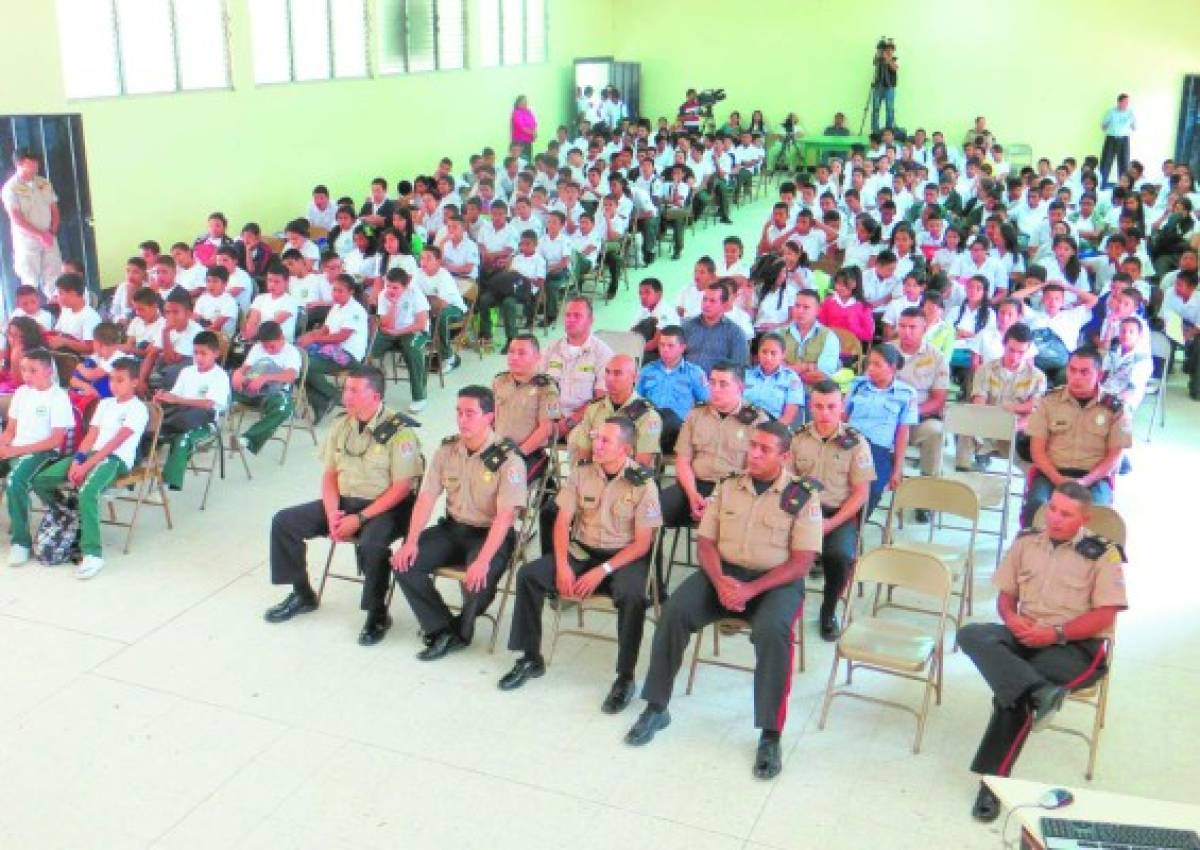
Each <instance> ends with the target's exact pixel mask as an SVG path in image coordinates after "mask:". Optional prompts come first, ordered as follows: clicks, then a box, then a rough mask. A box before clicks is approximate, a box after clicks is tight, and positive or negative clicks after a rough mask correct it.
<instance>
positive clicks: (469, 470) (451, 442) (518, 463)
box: [396, 433, 526, 643]
mask: <svg viewBox="0 0 1200 850" xmlns="http://www.w3.org/2000/svg"><path fill="white" fill-rule="evenodd" d="M443 492H444V493H445V494H446V515H445V516H444V517H443V518H442V519H441V520H439V521H438V523H437V525H435V526H432V527H431V528H426V529H425V530H423V531H422V532H421V538H420V540H419V541H418V545H417V557H416V560H415V561H414V562H413V564H412V566H410V567H409V568H408V570H407V571H406V572H403V573H399V574H398V575H397V577H396V583H397V584H398V585H400V590H401V592H403V594H404V598H405V599H407V600H408V604H409V606H410V607H411V608H412V610H413V614H415V615H416V617H417V621H418V622H419V623H420V624H421V630H422V631H423V632H424V633H425V634H426V635H434V634H437V633H439V632H442V631H445V630H446V629H449V628H454V629H456V630H457V631H458V635H459V637H461V638H462V639H463V641H464V642H466V643H470V642H471V638H472V637H474V634H475V618H476V617H478V616H479V615H480V614H482V613H483V612H484V611H486V610H487V607H488V605H489V604H490V603H491V601H492V598H493V597H495V595H496V587H497V585H499V583H500V577H501V576H502V575H503V574H504V568H505V566H507V564H508V557H509V555H510V553H511V552H512V547H513V544H514V541H515V537H516V535H515V533H514V532H513V531H512V530H510V531H509V533H508V535H507V536H506V537H505V539H504V543H503V544H502V545H501V546H500V548H499V549H497V550H496V554H495V555H493V556H492V561H491V563H490V564H489V565H488V576H487V587H486V588H485V589H484V590H483V591H482V592H473V591H468V590H466V589H465V588H464V590H463V606H462V611H461V613H460V615H459V616H458V617H457V618H455V617H454V616H453V615H452V614H451V613H450V609H449V608H448V607H446V603H445V601H444V600H443V599H442V596H441V594H440V593H438V590H437V588H436V587H435V586H434V581H433V571H434V570H436V569H439V568H441V567H451V566H465V565H468V564H470V563H471V561H473V560H474V559H475V556H476V555H477V554H478V553H479V550H480V549H481V548H482V547H483V543H484V540H485V539H486V538H487V535H488V531H489V530H490V529H491V526H492V524H493V523H494V522H495V519H496V514H498V513H499V512H500V511H503V510H511V509H515V508H518V507H521V506H522V505H524V504H525V492H526V490H525V462H524V461H523V460H521V455H520V453H519V452H518V451H517V447H516V446H515V445H514V444H513V442H512V441H511V440H507V439H501V438H500V436H499V435H498V434H495V433H493V434H490V435H489V436H488V438H487V440H485V441H484V443H483V445H482V446H481V447H480V449H479V450H478V451H476V452H474V453H472V452H469V451H467V447H466V445H465V444H464V443H463V442H462V440H461V439H459V437H457V436H452V437H447V438H446V439H445V440H443V441H442V444H441V445H440V446H439V447H438V450H437V452H435V453H434V456H433V460H432V461H431V462H430V464H429V471H428V472H427V473H426V475H425V478H424V481H423V482H422V483H421V493H422V494H429V495H430V496H433V497H434V498H436V497H437V496H439V495H441V494H442V493H443Z"/></svg>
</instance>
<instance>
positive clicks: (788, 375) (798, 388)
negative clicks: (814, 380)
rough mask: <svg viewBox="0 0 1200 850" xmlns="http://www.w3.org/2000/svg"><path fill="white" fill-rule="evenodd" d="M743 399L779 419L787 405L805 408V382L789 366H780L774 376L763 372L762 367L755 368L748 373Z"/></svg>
mask: <svg viewBox="0 0 1200 850" xmlns="http://www.w3.org/2000/svg"><path fill="white" fill-rule="evenodd" d="M742 397H743V398H744V399H746V401H748V402H750V403H751V404H754V405H757V406H759V407H761V408H762V409H763V410H765V411H767V413H769V414H771V415H772V416H774V417H775V418H776V419H778V418H779V417H781V416H783V408H784V407H785V406H786V405H789V404H798V405H800V406H801V407H804V382H803V381H801V380H800V376H799V375H797V374H796V373H795V372H793V371H792V370H791V369H789V368H788V367H787V366H780V367H779V368H778V369H776V370H775V373H774V374H773V375H768V374H766V373H765V372H763V370H762V366H755V367H754V368H753V369H750V370H749V371H747V372H746V389H745V392H743V393H742Z"/></svg>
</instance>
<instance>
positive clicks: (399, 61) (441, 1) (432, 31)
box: [378, 0, 467, 74]
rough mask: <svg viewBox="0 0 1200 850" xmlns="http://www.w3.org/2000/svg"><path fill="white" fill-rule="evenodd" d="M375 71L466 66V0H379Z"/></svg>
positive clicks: (395, 71)
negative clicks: (376, 63)
mask: <svg viewBox="0 0 1200 850" xmlns="http://www.w3.org/2000/svg"><path fill="white" fill-rule="evenodd" d="M378 11H379V42H378V45H379V72H380V73H381V74H405V73H413V72H416V71H436V70H448V69H454V68H464V67H466V64H467V63H466V37H467V35H466V34H467V9H466V0H379V6H378Z"/></svg>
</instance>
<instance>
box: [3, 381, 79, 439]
mask: <svg viewBox="0 0 1200 850" xmlns="http://www.w3.org/2000/svg"><path fill="white" fill-rule="evenodd" d="M8 418H9V419H15V420H16V422H17V431H16V433H15V434H13V441H12V444H13V446H14V447H16V448H19V447H21V446H29V445H33V444H34V443H40V442H41V441H42V440H45V439H46V438H47V437H49V436H50V432H51V431H53V430H54V429H55V428H70V427H71V426H72V425H74V424H75V417H74V415H73V414H72V413H71V401H70V399H68V398H67V391H66V390H64V389H63V388H62V387H60V386H58V385H57V384H51V386H50V389H48V390H38V389H34V388H33V387H31V386H30V385H29V384H22V385H21V386H19V387H17V391H16V393H14V394H13V398H12V403H11V404H9V407H8Z"/></svg>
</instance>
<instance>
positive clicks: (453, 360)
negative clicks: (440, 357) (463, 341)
mask: <svg viewBox="0 0 1200 850" xmlns="http://www.w3.org/2000/svg"><path fill="white" fill-rule="evenodd" d="M461 365H462V358H460V357H459V356H458V355H457V354H451V355H450V356H449V357H447V358H446V365H445V366H443V367H442V372H453V371H454V370H455V369H457V368H458V367H459V366H461Z"/></svg>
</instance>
